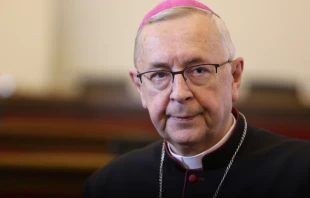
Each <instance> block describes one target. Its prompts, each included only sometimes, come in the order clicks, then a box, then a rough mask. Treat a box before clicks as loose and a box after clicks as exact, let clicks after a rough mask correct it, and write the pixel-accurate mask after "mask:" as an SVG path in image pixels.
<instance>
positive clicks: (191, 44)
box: [84, 0, 310, 198]
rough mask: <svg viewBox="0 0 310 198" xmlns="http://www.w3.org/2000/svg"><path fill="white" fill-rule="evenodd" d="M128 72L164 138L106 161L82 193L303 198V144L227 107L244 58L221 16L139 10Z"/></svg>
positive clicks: (173, 8)
mask: <svg viewBox="0 0 310 198" xmlns="http://www.w3.org/2000/svg"><path fill="white" fill-rule="evenodd" d="M134 57H135V65H136V69H135V70H132V71H130V77H131V79H132V81H133V82H134V84H135V86H136V88H137V90H138V92H139V94H140V97H141V100H142V105H143V107H144V108H146V109H147V110H148V111H149V114H150V117H151V120H152V122H153V124H154V126H155V128H156V129H157V131H158V133H159V134H160V136H161V137H162V138H163V141H159V142H155V143H153V144H152V145H149V146H148V147H146V148H143V149H140V150H136V151H133V152H130V153H128V154H126V155H124V156H121V157H119V158H117V159H115V160H113V161H112V162H111V163H110V164H108V165H106V166H105V167H103V168H102V169H99V170H98V171H97V172H96V173H94V174H93V175H92V176H91V177H90V178H89V179H88V181H87V182H86V187H85V192H84V197H85V198H86V197H87V198H95V197H104V198H109V197H145V198H149V197H169V198H171V197H213V198H215V197H236V198H237V197H264V198H266V197H292V198H293V197H294V198H296V197H307V198H309V197H310V183H309V182H310V180H309V177H310V169H309V168H310V144H309V142H308V141H301V140H295V139H291V138H288V137H283V136H279V135H276V134H272V133H269V132H266V131H264V130H262V129H258V128H254V127H252V126H249V125H248V124H247V122H246V118H245V116H244V115H243V114H241V113H240V112H238V111H237V109H235V108H233V106H232V103H233V102H234V101H236V100H237V99H238V94H239V88H240V83H241V77H242V73H243V68H244V63H243V59H242V58H241V57H239V58H235V49H234V45H233V43H232V41H231V39H230V35H229V32H228V30H227V28H226V26H225V24H224V22H223V21H222V19H221V18H220V17H219V16H218V15H217V14H216V13H215V12H213V11H212V10H211V9H210V8H208V7H207V6H205V5H203V4H201V3H199V2H197V1H194V0H166V1H164V2H162V3H160V4H159V5H158V6H156V7H155V8H154V9H153V10H151V11H150V12H149V13H148V14H147V15H146V16H145V18H144V19H143V21H142V23H141V25H140V28H139V31H138V34H137V37H136V45H135V56H134Z"/></svg>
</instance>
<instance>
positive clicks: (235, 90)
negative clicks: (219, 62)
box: [230, 57, 243, 102]
mask: <svg viewBox="0 0 310 198" xmlns="http://www.w3.org/2000/svg"><path fill="white" fill-rule="evenodd" d="M230 65H231V74H232V77H233V81H232V101H233V102H236V101H237V100H238V97H239V90H240V85H241V77H242V73H243V58H242V57H239V58H236V59H235V60H233V61H232V62H231V63H230Z"/></svg>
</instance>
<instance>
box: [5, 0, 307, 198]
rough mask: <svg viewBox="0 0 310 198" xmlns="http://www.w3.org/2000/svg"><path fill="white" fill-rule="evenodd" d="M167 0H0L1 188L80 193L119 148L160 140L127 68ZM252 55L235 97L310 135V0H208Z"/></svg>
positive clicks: (8, 192) (13, 193)
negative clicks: (139, 37) (139, 35)
mask: <svg viewBox="0 0 310 198" xmlns="http://www.w3.org/2000/svg"><path fill="white" fill-rule="evenodd" d="M159 2H160V1H159V0H148V1H145V0H131V1H108V0H27V1H22V0H0V197H10V198H11V197H12V198H14V197H72V198H73V197H74V198H75V197H76V198H80V197H82V189H83V183H84V181H85V179H86V178H87V177H88V176H89V175H90V174H91V173H92V172H93V171H95V170H96V169H97V168H99V167H101V166H103V165H104V164H106V163H107V162H109V161H110V160H111V159H113V158H114V157H116V156H118V155H120V154H122V153H124V152H127V151H130V150H132V149H134V148H139V147H142V146H144V145H146V144H148V143H150V142H152V141H155V140H157V139H159V137H158V135H157V133H156V131H155V129H154V128H153V126H152V124H151V122H150V119H149V116H148V113H147V112H146V111H145V110H144V109H142V107H141V104H140V101H139V98H138V95H137V93H136V91H135V88H134V86H133V85H132V83H131V82H130V79H129V77H128V70H129V69H131V68H133V67H134V66H133V47H134V39H135V34H136V31H137V29H138V26H139V23H140V21H141V20H142V18H143V16H144V15H145V14H146V13H147V11H148V10H150V9H151V8H152V7H154V6H155V5H156V4H158V3H159ZM201 2H203V3H205V4H207V5H209V6H210V7H211V8H212V9H213V10H214V11H215V12H216V13H217V14H219V15H220V16H221V18H223V19H224V21H225V22H226V24H227V26H228V28H229V29H230V32H231V36H232V39H233V41H234V43H235V45H236V49H237V55H238V56H242V57H244V59H245V70H244V76H243V82H242V89H241V97H240V100H239V101H238V102H237V103H236V104H235V106H236V107H237V108H238V109H239V110H240V111H241V112H243V113H244V114H245V116H246V117H247V119H248V122H249V123H250V124H252V125H255V126H258V127H262V128H265V129H267V130H271V131H274V132H276V133H279V134H284V135H288V136H292V137H296V138H301V139H308V140H309V139H310V78H309V74H310V67H309V53H310V49H309V46H310V38H309V35H310V25H309V20H308V19H309V17H310V13H309V12H308V11H309V9H310V1H308V0H294V1H293V0H286V1H282V0H273V1H269V0H252V1H248V0H235V1H231V0H222V1H217V0H201Z"/></svg>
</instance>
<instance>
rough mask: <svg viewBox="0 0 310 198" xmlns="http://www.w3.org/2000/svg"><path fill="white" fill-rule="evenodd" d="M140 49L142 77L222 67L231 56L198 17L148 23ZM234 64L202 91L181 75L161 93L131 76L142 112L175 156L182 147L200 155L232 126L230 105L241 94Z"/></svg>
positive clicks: (204, 19) (206, 21) (205, 20)
mask: <svg viewBox="0 0 310 198" xmlns="http://www.w3.org/2000/svg"><path fill="white" fill-rule="evenodd" d="M138 45H139V55H138V56H139V57H138V59H137V69H138V71H139V72H140V73H142V72H146V71H150V70H158V69H162V70H169V71H180V70H184V69H186V68H187V67H190V66H194V65H198V64H203V63H204V64H207V63H209V64H220V63H223V62H226V61H227V60H228V57H229V54H228V53H227V50H225V49H224V48H223V47H222V43H221V40H220V37H219V36H218V34H217V31H216V30H215V27H213V25H212V24H211V22H210V20H209V19H208V17H207V16H205V15H202V14H195V15H190V16H184V17H178V18H174V19H170V20H165V21H160V22H155V23H153V24H148V25H146V26H145V27H144V28H143V30H142V32H141V34H140V39H139V44H138ZM232 64H234V62H232V63H227V64H225V65H224V66H222V67H219V68H218V71H217V73H216V74H215V75H213V76H211V77H210V80H209V81H208V83H207V84H205V85H203V86H194V85H192V84H190V82H186V81H184V79H183V77H182V75H176V76H175V78H174V82H173V83H172V85H171V87H169V88H167V89H165V90H160V91H159V90H155V89H150V87H147V86H146V84H147V83H143V82H142V83H140V81H139V80H138V79H137V78H136V77H135V75H136V71H131V73H130V75H131V78H132V79H133V81H134V82H135V84H136V86H137V88H138V91H139V93H140V96H141V99H142V104H143V107H144V108H146V109H148V111H149V114H150V117H151V120H152V122H153V124H154V126H155V127H156V129H157V131H158V132H159V134H160V135H161V136H162V137H163V138H164V139H166V140H167V141H168V142H169V143H171V145H172V148H173V150H175V152H177V153H178V150H179V149H180V148H181V147H182V148H184V147H188V148H192V149H191V150H197V151H200V150H201V151H203V150H205V149H207V148H208V147H210V146H212V145H214V144H215V143H216V142H217V141H218V140H220V139H221V138H222V137H223V136H224V135H225V133H226V132H227V130H228V129H229V128H230V127H231V124H232V117H231V109H232V101H233V100H236V99H237V95H238V89H239V84H238V85H235V84H236V82H235V81H236V80H235V79H234V74H233V73H234V71H233V70H234V68H231V67H232ZM239 66H240V65H239ZM241 67H242V64H241ZM241 69H242V68H241ZM241 73H242V71H241ZM240 75H241V74H240ZM143 80H144V79H143ZM234 87H235V88H234ZM180 152H181V151H179V153H180ZM181 153H182V152H181ZM183 154H185V153H183ZM187 154H188V155H189V154H194V153H187Z"/></svg>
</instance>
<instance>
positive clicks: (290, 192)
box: [84, 110, 310, 198]
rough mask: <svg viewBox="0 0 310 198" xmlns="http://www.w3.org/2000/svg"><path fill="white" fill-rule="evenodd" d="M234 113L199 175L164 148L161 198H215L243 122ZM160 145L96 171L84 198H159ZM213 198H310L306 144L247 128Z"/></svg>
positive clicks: (309, 146)
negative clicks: (225, 134) (224, 135)
mask: <svg viewBox="0 0 310 198" xmlns="http://www.w3.org/2000/svg"><path fill="white" fill-rule="evenodd" d="M233 113H234V115H235V117H236V118H237V124H236V127H235V129H234V132H233V134H232V136H231V137H230V139H229V140H228V141H227V142H226V143H225V144H224V145H223V146H222V147H220V148H219V149H217V150H216V151H214V152H212V153H210V154H207V155H206V156H204V158H203V160H202V162H203V168H202V169H195V170H186V169H185V168H183V166H182V165H181V164H180V163H179V162H178V161H177V160H176V159H174V158H173V157H172V156H171V155H170V153H169V151H168V149H167V146H166V155H165V159H164V165H163V189H162V190H163V197H164V198H167V197H168V198H174V197H183V198H187V197H204V198H207V197H211V198H212V197H213V195H214V193H215V191H216V189H217V187H218V185H219V183H220V181H221V179H222V177H223V175H224V172H225V169H226V167H227V165H228V163H229V161H230V160H231V157H232V155H233V153H234V152H235V150H236V148H237V145H238V144H239V141H240V138H241V135H242V132H243V129H244V119H243V118H242V116H240V115H239V114H238V112H237V111H234V110H233ZM162 143H163V141H158V142H155V143H153V144H151V145H149V146H147V147H145V148H143V149H139V150H135V151H132V152H130V153H128V154H125V155H123V156H121V157H119V158H117V159H115V160H113V161H112V162H111V163H109V164H108V165H106V166H105V167H103V168H101V169H99V170H98V171H96V172H95V173H94V174H93V175H92V176H91V177H90V178H89V179H88V180H87V181H86V184H85V191H84V198H99V197H100V198H101V197H102V198H110V197H111V198H112V197H143V198H153V197H154V198H155V197H158V196H159V194H158V193H159V166H160V156H161V148H162ZM191 175H195V176H194V177H195V178H196V179H195V181H194V180H189V177H190V176H191ZM192 177H193V176H192ZM217 197H218V198H221V197H229V198H234V197H235V198H240V197H249V198H253V197H254V198H255V197H257V198H258V197H260V198H269V197H270V198H277V197H283V198H285V197H290V198H309V197H310V142H309V141H305V140H297V139H292V138H288V137H284V136H280V135H277V134H273V133H270V132H267V131H265V130H262V129H258V128H254V127H251V126H248V129H247V134H246V137H245V140H244V142H243V144H242V146H241V148H240V150H239V152H238V154H237V156H236V158H235V161H234V163H233V165H232V166H231V168H230V170H229V172H228V174H227V176H226V178H225V180H224V182H223V184H222V187H221V189H220V191H219V194H218V196H217Z"/></svg>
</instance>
